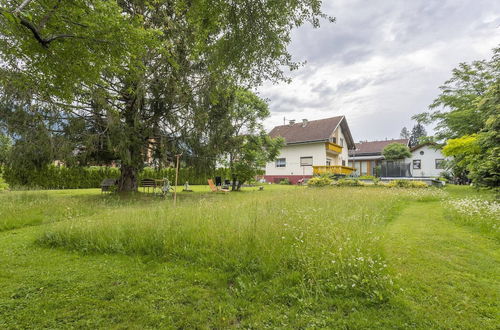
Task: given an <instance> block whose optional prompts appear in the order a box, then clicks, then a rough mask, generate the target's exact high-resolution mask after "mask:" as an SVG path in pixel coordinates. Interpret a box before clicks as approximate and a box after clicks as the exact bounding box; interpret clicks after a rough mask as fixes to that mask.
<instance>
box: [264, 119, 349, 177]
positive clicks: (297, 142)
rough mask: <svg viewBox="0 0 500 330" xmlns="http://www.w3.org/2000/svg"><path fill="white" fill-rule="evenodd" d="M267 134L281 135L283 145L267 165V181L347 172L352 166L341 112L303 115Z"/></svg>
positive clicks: (347, 136) (346, 131)
mask: <svg viewBox="0 0 500 330" xmlns="http://www.w3.org/2000/svg"><path fill="white" fill-rule="evenodd" d="M269 136H271V137H273V138H275V137H282V138H284V139H285V142H286V145H285V146H284V147H283V148H282V150H281V153H280V155H279V156H278V158H277V159H276V161H275V162H271V163H268V164H267V165H266V173H265V175H264V179H265V180H266V181H267V182H280V181H281V180H283V179H288V180H289V181H290V182H291V183H297V181H299V180H301V179H304V178H310V177H312V176H313V174H321V173H332V174H350V173H351V172H352V171H353V170H354V169H353V168H351V167H349V166H348V160H349V150H350V149H354V148H355V145H354V140H353V138H352V135H351V132H350V130H349V126H348V125H347V121H346V119H345V117H344V116H337V117H332V118H326V119H320V120H311V121H308V120H307V119H303V120H302V122H301V123H295V121H293V120H292V121H290V122H289V124H288V125H281V126H276V127H275V128H273V129H272V130H271V132H270V133H269Z"/></svg>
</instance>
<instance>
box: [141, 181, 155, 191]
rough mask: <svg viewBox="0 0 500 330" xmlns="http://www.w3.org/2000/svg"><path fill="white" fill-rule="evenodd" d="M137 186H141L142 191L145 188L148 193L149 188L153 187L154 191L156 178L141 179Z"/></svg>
mask: <svg viewBox="0 0 500 330" xmlns="http://www.w3.org/2000/svg"><path fill="white" fill-rule="evenodd" d="M139 186H140V187H142V190H143V191H144V192H145V191H146V188H147V190H148V193H149V188H153V192H154V191H155V188H156V180H154V179H142V180H141V183H140V184H139Z"/></svg>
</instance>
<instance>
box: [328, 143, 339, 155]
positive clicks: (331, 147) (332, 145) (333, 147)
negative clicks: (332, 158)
mask: <svg viewBox="0 0 500 330" xmlns="http://www.w3.org/2000/svg"><path fill="white" fill-rule="evenodd" d="M325 146H326V150H328V151H333V152H335V153H339V154H340V153H341V152H342V147H341V146H339V145H338V144H335V143H332V142H326V143H325Z"/></svg>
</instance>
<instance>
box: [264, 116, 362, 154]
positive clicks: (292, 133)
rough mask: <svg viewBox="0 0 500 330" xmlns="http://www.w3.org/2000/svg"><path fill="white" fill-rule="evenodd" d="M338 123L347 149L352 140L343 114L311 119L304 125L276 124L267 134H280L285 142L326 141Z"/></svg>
mask: <svg viewBox="0 0 500 330" xmlns="http://www.w3.org/2000/svg"><path fill="white" fill-rule="evenodd" d="M339 125H340V126H341V127H342V133H343V134H344V136H345V138H346V143H347V146H348V149H352V148H354V140H353V139H352V135H351V131H350V130H349V126H348V125H347V121H346V119H345V117H344V116H337V117H331V118H325V119H319V120H311V121H308V122H307V123H306V124H305V125H304V124H303V123H301V122H300V123H295V124H292V125H281V126H276V127H275V128H273V129H272V130H271V132H269V136H270V137H272V138H275V137H278V136H281V137H282V138H284V139H285V141H286V143H287V144H296V143H307V142H323V141H324V142H326V141H328V139H329V138H330V136H331V135H332V133H333V132H334V131H335V129H336V128H337V127H338V126H339Z"/></svg>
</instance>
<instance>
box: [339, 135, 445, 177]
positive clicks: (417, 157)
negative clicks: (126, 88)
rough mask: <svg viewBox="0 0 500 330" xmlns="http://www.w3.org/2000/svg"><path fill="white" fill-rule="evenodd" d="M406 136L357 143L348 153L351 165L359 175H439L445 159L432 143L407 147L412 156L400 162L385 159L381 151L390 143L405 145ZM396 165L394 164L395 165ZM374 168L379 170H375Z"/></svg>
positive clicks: (443, 169) (442, 170)
mask: <svg viewBox="0 0 500 330" xmlns="http://www.w3.org/2000/svg"><path fill="white" fill-rule="evenodd" d="M408 142H409V141H408V140H407V139H396V140H383V141H370V142H361V143H356V149H355V150H352V151H351V152H350V154H349V160H350V162H349V163H350V165H351V166H352V167H354V168H355V174H356V175H358V176H363V175H371V176H382V177H385V176H389V177H415V178H419V177H420V178H424V177H439V176H441V174H442V172H444V171H445V163H446V161H447V158H446V157H444V156H443V154H442V153H441V150H439V149H438V148H436V146H435V145H434V144H432V143H425V144H421V145H417V146H414V147H412V148H410V151H411V157H409V158H405V159H404V160H401V161H394V162H392V161H385V160H384V156H383V155H382V151H383V150H384V148H385V147H386V146H387V145H389V144H391V143H401V144H404V145H406V146H408ZM396 165H397V166H396ZM377 169H381V173H378V172H377V171H378V170H377Z"/></svg>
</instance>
